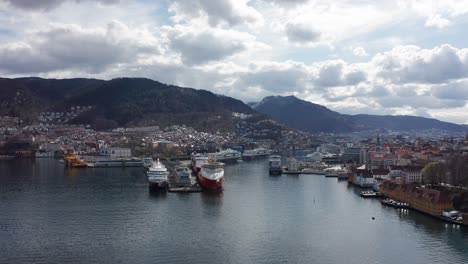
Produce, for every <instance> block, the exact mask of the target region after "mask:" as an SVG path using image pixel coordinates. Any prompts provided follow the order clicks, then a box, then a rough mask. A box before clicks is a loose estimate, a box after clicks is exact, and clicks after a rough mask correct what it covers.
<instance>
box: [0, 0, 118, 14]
mask: <svg viewBox="0 0 468 264" xmlns="http://www.w3.org/2000/svg"><path fill="white" fill-rule="evenodd" d="M0 1H5V2H8V3H9V4H10V5H12V6H14V7H16V8H20V9H25V10H41V11H44V10H51V9H54V8H56V7H58V6H60V5H61V4H63V3H65V2H76V3H79V2H85V1H89V2H97V3H100V4H106V5H108V4H116V3H119V2H120V0H0Z"/></svg>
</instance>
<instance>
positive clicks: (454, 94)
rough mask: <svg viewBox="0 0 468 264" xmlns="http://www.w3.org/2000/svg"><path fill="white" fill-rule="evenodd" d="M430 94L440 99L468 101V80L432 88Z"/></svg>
mask: <svg viewBox="0 0 468 264" xmlns="http://www.w3.org/2000/svg"><path fill="white" fill-rule="evenodd" d="M431 92H432V93H433V94H434V96H436V97H437V98H440V99H449V100H468V79H464V80H458V81H454V82H451V83H447V84H442V85H437V86H434V87H432V89H431Z"/></svg>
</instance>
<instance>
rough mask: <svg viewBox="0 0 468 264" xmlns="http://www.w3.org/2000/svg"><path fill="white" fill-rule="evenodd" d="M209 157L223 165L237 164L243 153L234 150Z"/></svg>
mask: <svg viewBox="0 0 468 264" xmlns="http://www.w3.org/2000/svg"><path fill="white" fill-rule="evenodd" d="M208 157H209V158H212V159H214V160H216V161H219V162H223V163H235V162H237V161H238V160H239V159H240V158H241V153H240V152H239V151H235V150H233V149H225V150H221V151H218V152H215V153H210V154H208Z"/></svg>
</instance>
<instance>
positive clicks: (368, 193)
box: [360, 191, 380, 198]
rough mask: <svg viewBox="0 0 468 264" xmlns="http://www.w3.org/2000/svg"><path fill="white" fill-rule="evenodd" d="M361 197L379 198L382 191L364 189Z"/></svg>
mask: <svg viewBox="0 0 468 264" xmlns="http://www.w3.org/2000/svg"><path fill="white" fill-rule="evenodd" d="M360 195H361V197H364V198H377V197H380V193H378V192H374V191H362V192H361V193H360Z"/></svg>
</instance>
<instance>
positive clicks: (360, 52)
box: [352, 47, 369, 57]
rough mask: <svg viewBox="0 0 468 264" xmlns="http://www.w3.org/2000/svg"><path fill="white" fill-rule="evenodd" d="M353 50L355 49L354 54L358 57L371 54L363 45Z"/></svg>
mask: <svg viewBox="0 0 468 264" xmlns="http://www.w3.org/2000/svg"><path fill="white" fill-rule="evenodd" d="M352 51H353V54H354V55H355V56H358V57H367V56H369V54H367V52H366V50H365V49H364V48H363V47H356V48H354V49H353V50H352Z"/></svg>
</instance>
